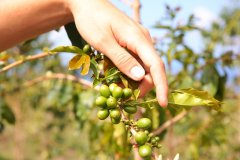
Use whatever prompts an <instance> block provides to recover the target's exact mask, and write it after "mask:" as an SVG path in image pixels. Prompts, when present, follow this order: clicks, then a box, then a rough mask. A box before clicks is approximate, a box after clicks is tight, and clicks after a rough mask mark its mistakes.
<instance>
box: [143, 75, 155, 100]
mask: <svg viewBox="0 0 240 160" xmlns="http://www.w3.org/2000/svg"><path fill="white" fill-rule="evenodd" d="M153 87H154V84H153V80H152V77H151V75H150V74H146V75H145V76H144V78H143V79H142V81H141V84H140V85H139V89H140V97H143V96H144V95H145V94H146V93H148V92H149V91H150V90H151V89H152V88H153Z"/></svg>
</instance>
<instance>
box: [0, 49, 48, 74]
mask: <svg viewBox="0 0 240 160" xmlns="http://www.w3.org/2000/svg"><path fill="white" fill-rule="evenodd" d="M48 55H49V53H47V52H43V53H40V54H37V55H33V56H27V57H25V58H23V59H20V60H18V61H15V62H13V63H11V64H9V65H7V66H5V67H3V68H1V69H0V73H3V72H6V71H7V70H9V69H12V68H14V67H16V66H19V65H21V64H23V63H25V62H28V61H33V60H36V59H40V58H43V57H46V56H48Z"/></svg>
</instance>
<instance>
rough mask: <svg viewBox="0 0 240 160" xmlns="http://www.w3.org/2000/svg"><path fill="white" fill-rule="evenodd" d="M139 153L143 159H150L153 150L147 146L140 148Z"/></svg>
mask: <svg viewBox="0 0 240 160" xmlns="http://www.w3.org/2000/svg"><path fill="white" fill-rule="evenodd" d="M138 153H139V155H140V156H141V157H142V158H147V157H150V156H151V155H152V148H151V147H150V146H149V145H147V144H145V145H143V146H140V147H139V148H138Z"/></svg>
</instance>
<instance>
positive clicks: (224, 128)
mask: <svg viewBox="0 0 240 160" xmlns="http://www.w3.org/2000/svg"><path fill="white" fill-rule="evenodd" d="M128 2H132V1H124V0H123V1H118V0H112V3H113V4H114V5H116V6H117V7H118V8H119V9H121V10H122V11H123V12H125V13H126V14H128V15H129V16H130V17H132V16H133V14H134V13H133V9H132V8H131V6H129V3H128ZM140 2H141V10H140V20H141V23H142V24H143V26H145V27H147V28H148V29H149V30H150V33H151V35H152V37H153V42H154V44H155V46H156V49H157V51H158V53H159V56H161V57H162V59H163V60H164V63H165V65H166V71H167V74H168V81H169V88H170V89H180V88H196V89H202V90H206V91H208V92H209V93H210V94H211V95H212V96H214V97H215V98H216V99H218V100H220V101H222V102H223V105H222V112H216V111H211V110H208V109H206V108H200V107H197V108H195V109H193V110H191V111H189V112H188V113H187V114H186V115H185V116H184V117H182V118H181V119H180V120H179V121H178V122H177V123H175V124H174V125H172V126H170V127H169V128H167V130H164V131H163V132H161V133H160V134H159V135H158V136H159V137H160V139H161V144H162V148H161V149H160V150H159V151H157V152H158V153H159V154H162V156H163V159H167V158H169V159H172V158H173V157H174V156H175V155H176V154H177V153H179V154H180V159H184V160H198V159H204V160H214V159H218V160H238V159H239V160H240V127H239V123H240V118H239V114H240V1H239V0H222V1H220V0H209V1H201V0H196V1H189V0H182V1H178V0H160V1H147V0H141V1H140ZM93 14H94V11H93ZM59 45H71V43H70V41H69V40H68V37H67V35H66V32H65V30H64V28H60V29H59V31H51V32H49V33H46V34H43V35H41V36H39V37H36V38H34V39H31V40H29V41H26V42H23V43H21V44H19V45H17V46H15V47H13V48H11V49H9V50H6V51H4V52H2V53H0V71H1V68H3V67H5V66H7V65H8V64H9V63H11V62H14V61H16V60H20V59H23V58H24V57H26V56H28V55H35V54H39V53H42V52H43V50H44V48H54V47H56V46H59ZM139 45H141V44H139ZM72 57H73V55H72V54H69V53H60V54H58V55H54V56H48V57H45V58H42V59H38V60H36V61H30V62H26V63H23V64H21V65H20V66H18V67H15V68H12V69H10V70H8V71H6V72H2V73H0V132H1V133H0V160H28V159H29V160H31V159H57V160H65V159H73V160H75V159H80V160H82V159H89V160H91V159H93V160H95V159H102V160H106V159H124V160H126V159H129V160H130V159H134V158H133V157H134V156H133V153H132V152H131V146H130V145H128V142H127V140H126V137H127V133H126V132H125V130H124V128H123V126H122V125H121V124H120V125H115V126H113V125H111V123H110V121H107V122H106V121H104V122H102V121H100V120H98V119H97V118H96V111H97V109H96V107H95V106H94V98H95V97H96V96H97V93H96V92H95V91H94V90H92V89H91V88H89V87H87V86H84V85H82V84H81V83H77V79H78V78H84V79H86V80H90V81H91V79H90V77H91V73H89V75H88V76H87V77H81V75H80V73H79V71H68V69H67V64H68V61H69V60H70V59H71V58H72ZM49 75H50V76H49ZM67 75H71V76H72V78H69V76H68V78H66V77H67ZM49 77H52V78H49ZM61 77H63V78H61ZM64 77H65V78H64ZM154 96H155V92H154V90H153V91H151V92H150V93H149V94H148V95H147V97H154ZM143 114H144V115H145V116H148V117H149V118H151V119H152V121H153V128H152V130H153V131H154V130H156V129H157V128H159V127H160V126H162V124H164V123H165V122H167V121H168V120H170V119H172V118H174V117H175V116H177V114H178V113H177V112H174V111H169V110H167V109H162V108H160V107H159V106H156V107H154V109H152V110H150V109H149V110H145V111H144V112H143Z"/></svg>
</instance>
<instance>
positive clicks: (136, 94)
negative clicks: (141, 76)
mask: <svg viewBox="0 0 240 160" xmlns="http://www.w3.org/2000/svg"><path fill="white" fill-rule="evenodd" d="M133 95H134V98H135V100H137V99H138V97H139V95H140V90H139V89H135V90H134V91H133Z"/></svg>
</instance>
